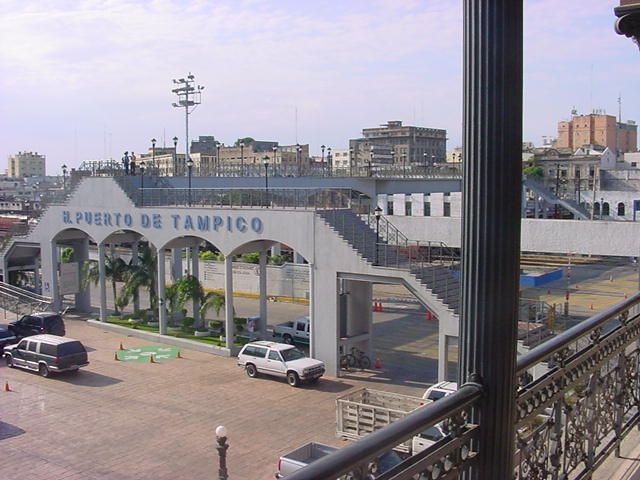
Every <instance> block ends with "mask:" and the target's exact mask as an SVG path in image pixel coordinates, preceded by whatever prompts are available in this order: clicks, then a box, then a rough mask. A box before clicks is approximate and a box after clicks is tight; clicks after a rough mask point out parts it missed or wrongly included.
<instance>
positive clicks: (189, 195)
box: [187, 158, 193, 206]
mask: <svg viewBox="0 0 640 480" xmlns="http://www.w3.org/2000/svg"><path fill="white" fill-rule="evenodd" d="M192 169H193V160H191V158H189V160H187V170H188V172H189V192H188V197H187V200H188V202H189V206H191V170H192Z"/></svg>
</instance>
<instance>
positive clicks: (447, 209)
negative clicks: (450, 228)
mask: <svg viewBox="0 0 640 480" xmlns="http://www.w3.org/2000/svg"><path fill="white" fill-rule="evenodd" d="M442 208H443V212H442V216H444V217H450V216H451V202H444V203H443V204H442Z"/></svg>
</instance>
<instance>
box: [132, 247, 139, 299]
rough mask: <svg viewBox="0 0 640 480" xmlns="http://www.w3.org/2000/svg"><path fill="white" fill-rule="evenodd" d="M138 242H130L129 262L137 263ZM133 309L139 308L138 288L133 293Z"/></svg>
mask: <svg viewBox="0 0 640 480" xmlns="http://www.w3.org/2000/svg"><path fill="white" fill-rule="evenodd" d="M138 246H139V244H138V242H137V241H136V242H133V243H132V244H131V264H132V265H138V261H139V260H140V258H139V257H138ZM133 310H134V311H137V310H140V292H139V291H138V290H136V291H135V293H134V295H133Z"/></svg>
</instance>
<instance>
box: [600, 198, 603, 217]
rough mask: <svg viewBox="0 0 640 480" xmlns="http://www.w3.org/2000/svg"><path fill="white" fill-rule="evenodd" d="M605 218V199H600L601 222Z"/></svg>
mask: <svg viewBox="0 0 640 480" xmlns="http://www.w3.org/2000/svg"><path fill="white" fill-rule="evenodd" d="M603 217H604V198H603V197H600V220H602V218H603Z"/></svg>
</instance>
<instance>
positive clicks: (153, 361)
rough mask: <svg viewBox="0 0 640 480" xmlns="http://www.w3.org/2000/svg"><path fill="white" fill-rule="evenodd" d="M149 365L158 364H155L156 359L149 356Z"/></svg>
mask: <svg viewBox="0 0 640 480" xmlns="http://www.w3.org/2000/svg"><path fill="white" fill-rule="evenodd" d="M149 363H158V362H156V359H155V358H153V355H151V356H150V357H149Z"/></svg>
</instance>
